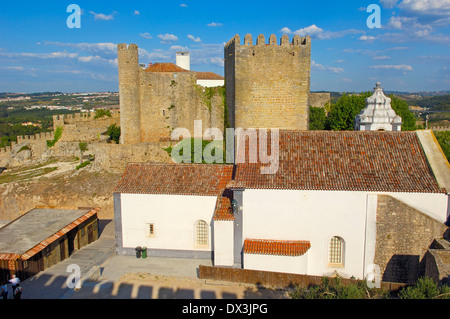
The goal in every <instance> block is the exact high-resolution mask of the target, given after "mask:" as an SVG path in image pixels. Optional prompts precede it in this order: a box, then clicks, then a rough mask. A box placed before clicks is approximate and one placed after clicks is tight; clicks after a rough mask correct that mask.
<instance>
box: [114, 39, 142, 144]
mask: <svg viewBox="0 0 450 319" xmlns="http://www.w3.org/2000/svg"><path fill="white" fill-rule="evenodd" d="M117 54H118V63H119V94H120V129H121V137H120V144H135V143H139V142H140V141H141V119H140V92H139V86H140V84H139V83H140V81H139V55H138V46H137V45H135V44H130V45H129V46H128V47H127V45H126V44H119V45H118V46H117Z"/></svg>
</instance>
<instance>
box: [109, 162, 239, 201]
mask: <svg viewBox="0 0 450 319" xmlns="http://www.w3.org/2000/svg"><path fill="white" fill-rule="evenodd" d="M232 174H233V165H212V164H211V165H210V164H153V163H131V164H129V165H128V166H127V169H126V171H125V173H124V174H123V176H122V178H121V180H120V181H119V184H118V185H117V187H116V189H115V191H114V192H115V193H127V194H170V195H200V196H202V195H203V196H218V195H219V194H220V193H221V192H222V191H223V190H224V189H225V186H226V184H227V183H228V182H229V181H230V180H231V177H232Z"/></svg>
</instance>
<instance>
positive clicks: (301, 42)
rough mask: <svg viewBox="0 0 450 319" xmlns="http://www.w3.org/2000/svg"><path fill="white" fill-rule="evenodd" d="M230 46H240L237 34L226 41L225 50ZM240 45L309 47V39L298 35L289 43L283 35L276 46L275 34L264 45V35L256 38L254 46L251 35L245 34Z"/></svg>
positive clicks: (287, 37) (287, 38)
mask: <svg viewBox="0 0 450 319" xmlns="http://www.w3.org/2000/svg"><path fill="white" fill-rule="evenodd" d="M232 45H234V46H240V45H241V38H240V36H239V35H238V34H236V35H235V36H234V37H233V38H232V39H231V40H230V41H228V42H227V43H226V44H225V48H228V47H229V46H232ZM242 45H244V46H253V45H257V46H259V45H279V46H282V47H285V46H311V37H310V36H306V37H300V36H299V35H295V36H294V37H293V38H292V41H291V42H289V36H288V35H286V34H285V35H283V36H282V37H281V38H280V42H279V44H278V43H277V37H276V35H275V34H272V35H270V37H269V39H268V42H267V43H266V39H265V36H264V34H260V35H258V37H257V38H256V43H255V44H254V43H253V37H252V35H251V34H250V33H247V34H246V35H245V37H244V43H243V44H242Z"/></svg>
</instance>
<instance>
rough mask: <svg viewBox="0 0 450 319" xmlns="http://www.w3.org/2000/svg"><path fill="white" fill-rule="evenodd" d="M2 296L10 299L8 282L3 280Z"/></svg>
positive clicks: (0, 292)
mask: <svg viewBox="0 0 450 319" xmlns="http://www.w3.org/2000/svg"><path fill="white" fill-rule="evenodd" d="M0 297H3V299H8V284H7V283H6V282H3V285H2V288H1V289H0Z"/></svg>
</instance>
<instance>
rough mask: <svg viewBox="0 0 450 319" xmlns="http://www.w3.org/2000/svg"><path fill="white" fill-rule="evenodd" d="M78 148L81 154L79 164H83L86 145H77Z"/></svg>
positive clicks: (82, 143)
mask: <svg viewBox="0 0 450 319" xmlns="http://www.w3.org/2000/svg"><path fill="white" fill-rule="evenodd" d="M78 147H79V148H80V153H81V157H80V164H81V163H83V154H84V152H86V151H87V150H88V144H87V143H85V142H81V143H79V144H78Z"/></svg>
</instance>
